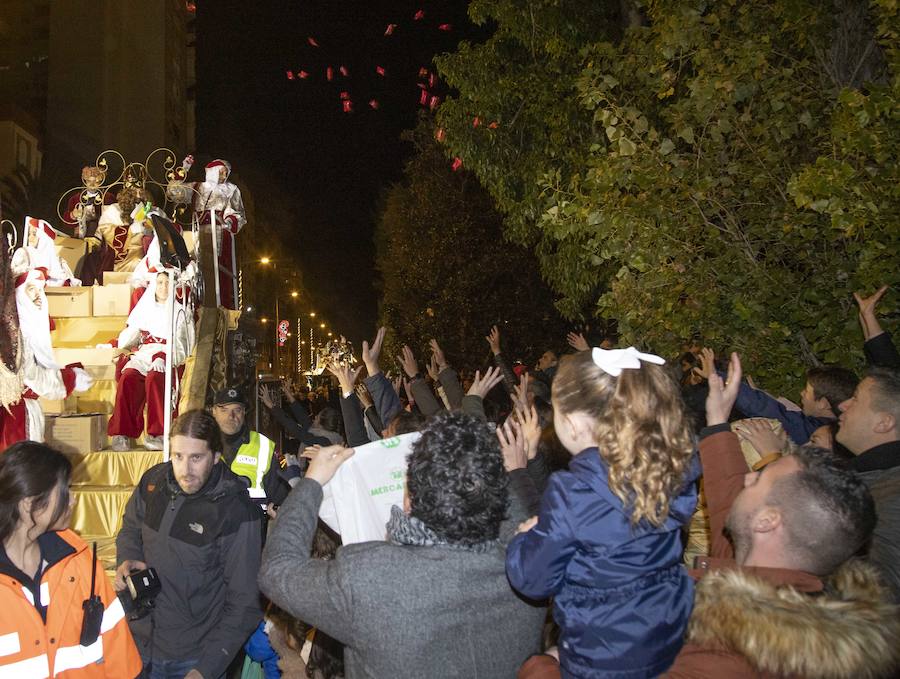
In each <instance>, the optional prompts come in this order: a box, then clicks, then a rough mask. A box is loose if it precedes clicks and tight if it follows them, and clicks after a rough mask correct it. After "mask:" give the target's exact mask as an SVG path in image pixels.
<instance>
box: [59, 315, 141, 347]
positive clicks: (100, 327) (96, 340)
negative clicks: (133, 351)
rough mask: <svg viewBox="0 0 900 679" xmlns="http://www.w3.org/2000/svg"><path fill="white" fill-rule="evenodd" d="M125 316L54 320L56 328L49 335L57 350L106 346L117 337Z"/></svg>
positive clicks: (123, 325)
mask: <svg viewBox="0 0 900 679" xmlns="http://www.w3.org/2000/svg"><path fill="white" fill-rule="evenodd" d="M127 320H128V317H127V316H99V317H97V318H94V317H90V318H54V323H55V324H56V328H55V329H54V330H53V331H52V332H51V333H50V338H51V339H52V341H53V346H54V347H57V348H79V349H81V348H88V347H94V346H96V345H98V344H108V343H109V341H110V340H113V339H115V338H117V337H118V336H119V333H120V332H122V329H123V328H124V327H125V322H126V321H127Z"/></svg>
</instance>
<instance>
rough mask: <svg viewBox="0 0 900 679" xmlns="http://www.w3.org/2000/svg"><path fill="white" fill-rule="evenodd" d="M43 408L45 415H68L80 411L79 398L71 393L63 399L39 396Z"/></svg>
mask: <svg viewBox="0 0 900 679" xmlns="http://www.w3.org/2000/svg"><path fill="white" fill-rule="evenodd" d="M38 403H40V404H41V410H42V411H43V413H44V415H67V414H69V413H75V412H78V399H77V398H76V396H75V394H69V395H68V396H66V397H65V398H64V399H62V400H61V401H58V400H55V399H49V398H43V397H41V398H39V399H38Z"/></svg>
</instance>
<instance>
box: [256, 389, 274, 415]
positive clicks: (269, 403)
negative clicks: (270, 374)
mask: <svg viewBox="0 0 900 679" xmlns="http://www.w3.org/2000/svg"><path fill="white" fill-rule="evenodd" d="M257 393H258V394H259V400H260V401H262V402H263V405H264V406H265V407H266V408H269V409H270V410H271V409H272V408H274V407H275V399H274V398H272V390H271V389H269V387H267V386H266V385H264V384H260V385H259V390H258V392H257Z"/></svg>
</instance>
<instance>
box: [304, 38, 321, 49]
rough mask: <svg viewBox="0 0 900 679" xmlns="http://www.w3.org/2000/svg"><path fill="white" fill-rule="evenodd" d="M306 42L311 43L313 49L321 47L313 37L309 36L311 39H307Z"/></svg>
mask: <svg viewBox="0 0 900 679" xmlns="http://www.w3.org/2000/svg"><path fill="white" fill-rule="evenodd" d="M306 42H308V43H309V44H310V45H312V46H313V47H318V46H319V43H318V42H316V39H315V38H314V37H312V36H309V37H308V38H307V39H306Z"/></svg>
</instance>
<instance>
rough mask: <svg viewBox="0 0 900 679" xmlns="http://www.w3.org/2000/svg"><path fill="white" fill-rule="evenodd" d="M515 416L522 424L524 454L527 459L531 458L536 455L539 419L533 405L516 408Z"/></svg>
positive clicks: (539, 437)
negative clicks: (520, 408)
mask: <svg viewBox="0 0 900 679" xmlns="http://www.w3.org/2000/svg"><path fill="white" fill-rule="evenodd" d="M516 417H517V418H518V420H519V422H520V423H521V425H522V436H523V439H524V441H525V455H526V456H527V457H528V459H529V460H533V459H534V458H535V457H536V456H537V451H538V444H539V443H540V441H541V420H540V418H539V417H538V414H537V410H536V409H535V407H534V406H533V405H532V406H531V407H530V408H526V409H524V410H516Z"/></svg>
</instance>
